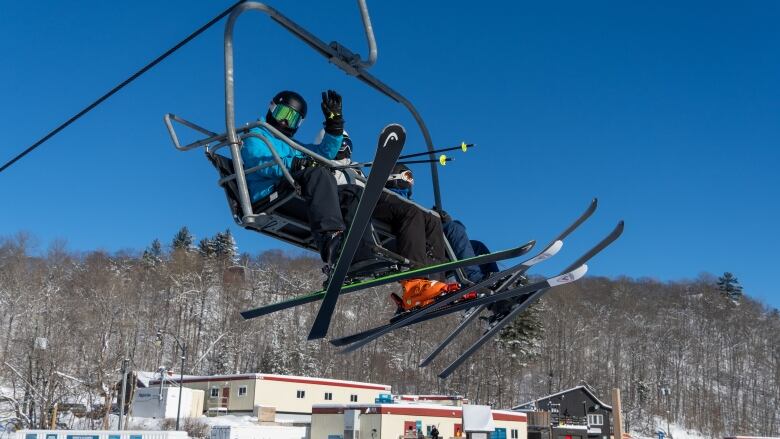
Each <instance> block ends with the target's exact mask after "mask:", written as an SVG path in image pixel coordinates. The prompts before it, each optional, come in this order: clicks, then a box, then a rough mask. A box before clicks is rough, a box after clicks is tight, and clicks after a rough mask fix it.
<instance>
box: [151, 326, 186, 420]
mask: <svg viewBox="0 0 780 439" xmlns="http://www.w3.org/2000/svg"><path fill="white" fill-rule="evenodd" d="M163 334H168V335H170V336H171V337H172V338H173V341H175V342H176V345H177V346H178V347H179V349H180V350H181V369H180V370H179V406H178V407H177V409H176V430H178V429H179V419H180V418H181V394H182V389H183V387H184V360H185V359H186V358H187V357H186V353H187V343H184V342H182V341H181V340H179V337H176V336H175V335H173V334H171V333H170V332H164V331H163V330H162V329H158V330H157V341H158V342H159V343H162V338H163Z"/></svg>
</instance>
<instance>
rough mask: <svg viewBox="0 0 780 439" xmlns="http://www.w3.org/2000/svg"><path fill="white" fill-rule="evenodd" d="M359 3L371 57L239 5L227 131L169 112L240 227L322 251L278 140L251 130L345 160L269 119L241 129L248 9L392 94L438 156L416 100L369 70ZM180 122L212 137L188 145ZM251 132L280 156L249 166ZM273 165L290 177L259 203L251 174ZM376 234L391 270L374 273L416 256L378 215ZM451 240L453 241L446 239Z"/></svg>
mask: <svg viewBox="0 0 780 439" xmlns="http://www.w3.org/2000/svg"><path fill="white" fill-rule="evenodd" d="M357 3H358V7H359V9H360V12H361V17H362V21H363V27H364V29H365V33H366V39H367V41H368V46H369V58H368V60H365V61H364V60H363V59H362V58H361V57H360V55H358V54H356V53H354V52H352V51H351V50H349V49H347V48H346V47H345V46H343V45H341V44H340V43H338V42H336V41H334V42H331V43H330V44H329V45H328V44H325V43H324V42H323V41H322V40H320V39H319V38H317V37H316V36H314V35H313V34H311V33H309V32H308V31H306V30H305V29H303V28H302V27H300V26H299V25H298V24H296V23H294V22H293V21H291V20H290V19H288V18H287V17H285V16H284V15H282V14H281V13H279V12H278V11H277V10H275V9H273V8H271V7H269V6H267V5H265V4H263V3H257V2H245V3H241V4H239V5H238V6H236V7H235V8H234V9H233V11H232V12H231V14H230V16H229V17H228V20H227V24H226V27H225V40H224V49H225V126H226V130H225V132H224V133H221V134H218V133H216V132H214V131H211V130H208V129H206V128H204V127H202V126H200V125H197V124H195V123H193V122H191V121H188V120H186V119H184V118H181V117H179V116H177V115H175V114H172V113H168V114H166V115H165V116H164V122H165V125H166V127H167V129H168V133H169V135H170V136H171V140H172V142H173V145H174V147H175V148H176V149H178V150H180V151H188V150H192V149H196V148H204V150H205V154H206V157H207V158H208V160H209V161H210V162H211V164H212V165H213V166H214V167H215V168H216V170H217V172H218V173H219V181H218V184H219V185H220V186H221V187H222V188H223V189H224V190H225V195H226V197H227V201H228V205H229V207H230V211H231V213H232V215H233V219H234V220H235V222H236V224H238V225H239V226H241V227H243V228H246V229H248V230H253V231H256V232H260V233H262V234H265V235H267V236H271V237H273V238H276V239H280V240H282V241H285V242H287V243H290V244H293V245H296V246H298V247H301V248H305V249H309V250H314V251H317V247H316V244H315V242H314V239H313V237H312V235H311V230H310V229H309V225H308V219H307V214H306V206H305V203H304V201H303V199H302V198H301V197H300V196H299V195H298V192H297V188H296V184H295V182H294V181H293V179H292V176H291V174H290V171H289V169H287V168H286V166H285V165H284V163H283V162H282V161H281V159H280V158H279V156H278V154H277V153H276V151H275V149H274V148H273V145H272V143H271V142H270V141H269V140H268V139H266V138H265V137H264V136H263V135H261V134H257V133H252V132H250V129H252V128H255V127H259V126H262V127H264V128H266V129H268V130H269V131H270V132H271V133H273V134H274V136H276V137H277V138H279V139H281V140H282V141H284V142H285V143H286V144H288V145H289V146H290V147H291V148H293V149H296V150H298V151H300V152H302V153H303V154H306V155H308V156H309V157H312V158H313V159H314V160H316V161H317V162H319V163H320V164H322V165H324V166H328V167H331V168H332V167H337V166H339V164H338V163H336V162H334V161H333V160H329V159H327V158H325V157H322V156H320V155H319V154H317V153H315V152H313V151H311V150H309V149H307V148H306V147H304V146H302V145H300V144H298V143H297V142H295V141H294V140H292V139H290V138H288V137H287V136H285V135H284V134H282V133H281V132H279V131H278V130H276V129H275V128H274V127H272V126H270V125H269V124H267V123H265V122H263V121H260V120H258V121H256V122H253V123H249V124H246V125H245V126H243V127H240V128H238V129H236V125H235V96H234V87H233V84H234V79H233V28H234V25H235V22H236V20H237V18H238V17H239V16H240V15H241V14H243V13H244V12H246V11H249V10H257V11H261V12H264V13H265V14H267V15H268V16H270V17H271V19H272V20H274V21H275V22H277V23H278V24H280V25H282V26H283V27H284V28H285V29H287V30H288V31H290V32H291V33H292V34H293V35H294V36H296V37H298V38H300V39H302V40H303V41H304V42H306V43H307V44H308V45H309V46H310V47H312V48H313V49H314V50H316V51H317V52H318V53H320V54H321V55H323V56H324V57H325V58H327V59H328V61H329V62H330V63H332V64H334V65H335V66H337V67H338V68H340V69H342V70H343V71H345V72H346V73H347V74H349V75H351V76H355V77H356V78H358V79H360V80H361V81H363V82H365V83H367V84H368V85H370V86H371V87H372V88H374V89H375V90H377V91H379V92H381V93H382V94H384V95H386V96H388V97H389V98H390V99H392V100H394V101H396V102H399V103H401V104H402V105H404V106H405V107H406V108H407V109H408V110H409V111H410V113H411V114H412V116H413V117H414V119H415V120H416V121H417V124H418V125H419V127H420V130H421V131H422V134H423V137H424V138H425V142H426V145H427V149H428V151H429V157H430V158H431V159H434V154H433V152H432V151H433V142H432V140H431V137H430V134H429V132H428V128H427V127H426V125H425V123H424V121H423V120H422V117H421V116H420V114H419V113H418V112H417V110H416V109H415V108H414V106H413V105H412V104H411V102H409V100H407V99H406V98H405V97H403V96H402V95H400V94H399V93H398V92H396V91H394V90H393V89H391V88H390V87H388V86H387V85H386V84H384V83H383V82H381V81H380V80H379V79H377V78H376V77H374V76H372V75H370V74H369V73H368V72H367V71H366V69H368V68H370V67H371V66H372V65H373V64H374V63H375V62H376V58H377V48H376V40H375V39H374V33H373V28H372V25H371V20H370V17H369V14H368V8H367V7H366V2H365V0H357ZM174 123H177V124H179V125H183V126H185V127H187V128H189V129H191V130H194V131H196V132H198V133H200V134H201V135H205V136H206V137H204V138H202V139H200V140H195V141H193V142H191V143H189V144H186V145H182V144H181V143H180V142H179V137H178V135H177V133H176V129H175V127H174ZM249 136H255V137H257V138H259V139H260V140H262V141H263V142H264V143H265V144H266V145H267V146H268V148H269V150H270V151H271V153H272V155H273V156H274V161H272V162H266V163H262V164H260V165H258V166H256V167H253V168H250V169H244V165H243V162H242V160H241V153H240V148H241V144H242V141H243V139H245V138H247V137H249ZM225 147H227V148H229V151H230V156H227V155H223V154H219V153H218V151H219V150H220V149H222V148H225ZM268 166H279V167H280V168H281V170H282V172H283V174H284V178H283V179H282V181H281V182H280V183H279V184H277V187H276V188H274V191H273V192H272V193H271V194H270V195H268V196H267V197H265V198H263V199H261V200H258V201H256V202H252V201H251V198H250V196H249V189H248V186H247V182H246V175H247V174H250V173H252V172H256V171H258V170H260V169H263V168H265V167H268ZM430 166H431V176H432V183H433V192H434V199H435V203H436V206H437V207H439V208H441V195H440V191H439V181H438V170H437V169H436V164H435V163H433V162H432V163H431V165H430ZM344 172H345V173H346V174H347V175H348V178H354V179H355V180H361V181H363V182H365V181H366V180H365V178H364V177H363V176H361V175H359V174H358V173H357V172H356V171H355V170H354V169H344ZM385 191H386V192H387V193H389V194H392V196H397V195H396V194H395V193H393V192H392V191H390V190H388V189H385ZM399 198H400V197H399ZM400 199H402V200H403V201H404V202H408V203H411V204H414V205H415V206H416V207H418V208H420V209H423V210H425V211H427V212H429V213H431V214H433V215H437V216H438V213H436V212H435V211H433V210H429V209H426V208H424V207H422V206H420V205H419V204H417V203H414V202H413V201H411V200H407V199H404V198H400ZM372 234H373V237H374V244H375V248H374V249H373V250H374V252H375V254H377V257H378V258H380V259H381V260H382V261H383V262H384V265H385V270H380V271H379V272H377V271H376V269H375V268H376V267H371V270H369V271H370V273H371V275H379V274H383V273H382V271H385V272H386V271H388V270H389V271H393V270H398V269H402V268H404V266H408V265H409V263H410V261H408V260H407V259H405V258H403V257H401V256H400V255H397V254H395V253H394V252H393V251H392V250H393V243H394V239H395V237H394V236H393V234H392V232H391V228H390V227H389V225H387V224H384V223H382V222H380V221H377V220H373V221H372ZM445 243H447V241H446V239H445ZM446 245H447V249H446V251H447V255H448V257H450V258H451V259H455V257H454V252H453V251H452V248H451V246H450V245H449V243H447V244H446ZM457 275H458V278H459V280H460V281H461V282H462V283H468V280H467V279H466V277H465V276H464V275H463V273H462V272H461V271H458V273H457Z"/></svg>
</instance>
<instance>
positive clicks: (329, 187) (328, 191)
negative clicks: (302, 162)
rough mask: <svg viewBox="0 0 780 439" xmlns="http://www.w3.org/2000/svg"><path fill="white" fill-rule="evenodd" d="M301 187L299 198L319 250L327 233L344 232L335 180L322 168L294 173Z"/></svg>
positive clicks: (294, 177)
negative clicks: (305, 210) (303, 204)
mask: <svg viewBox="0 0 780 439" xmlns="http://www.w3.org/2000/svg"><path fill="white" fill-rule="evenodd" d="M292 177H293V180H295V181H296V182H297V183H298V184H299V185H300V186H301V196H303V199H304V201H305V202H306V208H307V212H306V213H307V215H308V217H309V226H310V227H311V234H312V236H313V237H314V241H315V242H316V243H317V245H318V247H319V248H320V250H322V246H323V245H325V244H326V242H325V241H326V235H327V232H336V231H344V229H345V227H344V218H343V217H342V216H341V208H340V207H339V195H338V188H337V185H336V178H335V177H333V174H332V173H331V172H330V171H329V170H328V168H325V167H322V166H315V167H311V168H305V169H302V170H299V171H296V172H294V173H293V174H292Z"/></svg>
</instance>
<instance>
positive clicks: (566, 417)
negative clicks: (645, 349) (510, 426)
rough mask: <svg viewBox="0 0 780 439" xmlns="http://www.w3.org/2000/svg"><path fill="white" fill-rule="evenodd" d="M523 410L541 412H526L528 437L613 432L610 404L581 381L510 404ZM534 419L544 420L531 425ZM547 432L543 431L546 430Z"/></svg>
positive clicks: (577, 437)
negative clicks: (550, 392) (574, 384)
mask: <svg viewBox="0 0 780 439" xmlns="http://www.w3.org/2000/svg"><path fill="white" fill-rule="evenodd" d="M512 410H516V411H522V412H527V413H531V412H544V413H546V415H545V416H541V417H535V416H529V422H528V439H536V438H538V439H542V438H545V437H548V438H557V437H559V436H560V437H567V438H568V437H571V438H572V439H585V438H593V439H596V438H598V439H608V438H609V437H610V435H611V434H612V429H611V420H612V417H611V414H612V406H610V405H608V404H606V403H604V402H603V401H602V400H600V399H599V397H598V396H596V394H595V393H594V392H593V391H592V390H591V389H590V388H589V387H588V386H587V385H580V386H577V387H573V388H571V389H567V390H563V391H560V392H558V393H554V394H552V395H548V396H544V397H542V398H539V399H535V400H533V401H528V402H526V403H524V404H520V405H517V406H515V407H512ZM533 419H541V420H543V423H544V424H549V425H541V424H542V423H541V422H538V424H540V425H533V424H534V423H533V422H532V420H533ZM545 433H546V434H545Z"/></svg>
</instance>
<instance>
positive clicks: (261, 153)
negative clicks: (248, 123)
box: [241, 118, 342, 202]
mask: <svg viewBox="0 0 780 439" xmlns="http://www.w3.org/2000/svg"><path fill="white" fill-rule="evenodd" d="M260 120H261V121H263V122H265V118H261V119H260ZM249 132H250V133H256V134H260V135H262V136H264V137H265V138H267V139H268V140H269V141H270V142H271V144H272V145H273V147H274V149H275V150H276V153H277V154H279V157H280V158H281V159H282V162H283V163H284V165H285V166H287V167H288V168H289V167H290V166H292V161H293V158H295V157H305V156H304V154H303V153H302V152H299V151H298V150H295V149H292V148H290V145H288V144H286V143H284V142H283V141H282V140H281V139H279V138H277V137H276V136H274V135H273V134H271V132H270V131H268V130H267V129H266V128H265V127H257V128H252V129H251V130H249ZM341 140H342V136H334V135H332V134H327V133H325V137H323V139H322V142H320V143H319V144H307V145H303V146H305V147H306V148H308V149H310V150H312V151H314V152H316V153H318V154H320V155H322V156H324V157H326V158H328V159H332V158H334V157H336V154H337V153H338V152H339V148H340V147H341ZM241 159H242V160H243V161H244V169H249V168H252V167H254V166H258V165H260V164H261V163H265V162H273V161H274V156H273V155H272V154H271V151H270V150H269V149H268V146H267V145H266V144H265V142H263V141H262V140H260V139H258V138H257V137H247V138H246V139H244V145H243V146H242V147H241ZM282 178H284V174H283V173H282V170H281V168H279V165H274V166H269V167H267V168H263V169H261V170H259V171H255V172H253V173H251V174H249V175H247V176H246V182H247V185H248V186H249V196H250V197H251V198H252V202H255V201H258V200H260V199H262V198H264V197H267V196H268V195H269V194H271V192H273V189H274V186H276V184H277V183H279V181H280V180H281V179H282Z"/></svg>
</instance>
